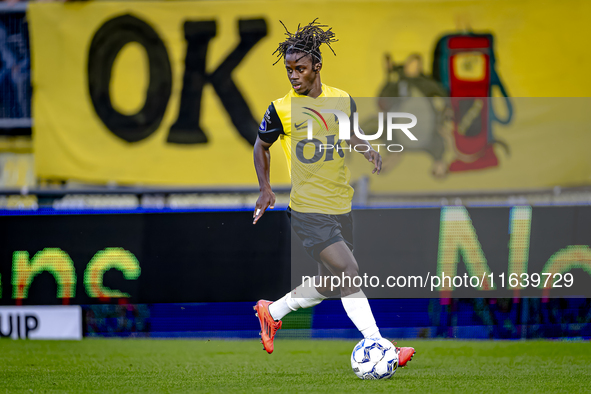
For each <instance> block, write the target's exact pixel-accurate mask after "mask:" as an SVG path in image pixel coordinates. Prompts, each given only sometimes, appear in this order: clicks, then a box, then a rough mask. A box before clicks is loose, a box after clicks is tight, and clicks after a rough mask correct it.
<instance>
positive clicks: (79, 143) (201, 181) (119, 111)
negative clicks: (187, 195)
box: [28, 0, 591, 191]
mask: <svg viewBox="0 0 591 394" xmlns="http://www.w3.org/2000/svg"><path fill="white" fill-rule="evenodd" d="M590 11H591V4H590V3H588V2H586V1H582V0H581V1H574V0H573V1H566V2H561V3H554V2H550V1H537V2H536V1H519V2H514V1H494V2H493V1H490V2H461V3H458V2H446V1H433V2H430V1H426V2H420V3H415V2H407V1H392V2H382V1H376V2H363V3H362V4H361V2H359V3H357V2H345V3H341V2H336V1H324V2H312V1H309V2H306V1H305V2H304V3H299V5H298V7H293V6H292V5H288V4H287V3H283V2H277V1H256V2H232V1H215V2H214V1H211V2H210V1H198V2H197V1H196V2H190V1H187V2H185V1H183V2H89V3H75V2H74V3H67V4H57V3H31V4H30V7H29V11H28V18H29V20H30V30H31V45H32V59H33V86H34V98H33V111H34V149H35V155H36V157H35V159H36V169H37V175H38V176H40V177H44V178H67V179H79V180H83V181H91V182H109V181H115V182H119V183H124V184H169V185H170V184H177V185H196V186H255V185H256V184H257V182H256V175H255V172H254V168H253V165H252V143H253V141H254V139H255V138H256V131H257V127H258V123H259V122H260V119H261V118H262V116H263V114H264V111H265V109H266V108H267V106H268V105H269V103H270V102H271V101H272V100H274V99H276V98H279V97H281V96H283V95H285V94H286V93H287V91H288V89H289V88H290V85H289V82H288V80H287V78H286V74H285V71H284V68H283V65H282V64H281V62H280V63H279V64H277V65H275V66H273V65H272V64H273V63H274V61H275V60H276V58H275V56H274V55H273V51H274V50H275V48H276V47H277V44H278V43H279V42H281V41H282V40H283V39H284V37H285V36H284V30H283V27H282V26H281V24H280V23H279V20H281V21H283V22H284V23H285V25H286V26H287V27H288V28H289V29H291V30H294V29H295V28H296V27H297V25H298V24H306V23H308V22H310V21H312V20H313V19H314V18H317V17H318V18H319V21H320V22H322V23H325V24H328V25H329V26H331V27H332V28H333V31H334V32H335V33H336V36H337V38H338V39H339V42H337V43H335V44H334V45H333V48H334V50H335V52H336V53H337V56H336V57H335V56H333V55H332V53H331V52H330V50H328V48H324V49H323V56H324V67H323V71H322V81H323V82H324V83H326V84H328V85H330V86H335V87H338V88H340V89H343V90H345V91H347V92H349V93H350V94H351V95H352V96H354V97H374V96H379V95H387V94H395V95H398V96H401V95H404V94H407V95H410V96H412V95H413V94H414V93H413V92H415V91H419V95H425V96H431V95H433V92H435V91H436V90H437V89H435V90H433V89H431V90H430V91H425V90H423V91H421V89H419V90H417V89H414V90H413V89H412V86H411V88H409V89H408V90H407V91H406V90H404V87H403V86H402V85H400V84H398V85H397V86H396V89H395V90H392V89H390V90H389V87H392V85H391V84H392V83H394V84H396V83H397V81H401V80H404V79H405V78H406V79H408V80H410V79H412V78H414V80H416V79H417V78H419V77H421V78H422V77H424V78H426V79H428V80H433V81H435V82H433V83H437V84H443V85H445V84H446V83H448V82H449V81H451V82H449V84H450V86H451V88H450V87H449V86H448V88H450V89H452V90H453V88H454V87H453V86H455V85H453V83H455V82H454V81H456V80H457V78H460V79H461V78H464V79H465V80H468V81H474V80H476V79H478V78H485V77H488V76H489V74H486V73H485V72H481V71H479V70H480V69H474V70H476V71H474V70H473V69H470V70H472V71H470V70H468V69H467V68H466V67H468V66H470V67H472V66H475V67H485V66H486V64H489V63H490V61H491V60H490V58H489V57H486V56H480V55H474V54H473V53H472V52H470V51H468V52H466V53H462V54H461V56H457V57H456V58H455V60H453V61H452V69H453V67H458V70H459V72H458V73H457V74H456V75H452V76H451V79H449V78H448V79H449V81H447V82H446V79H445V78H446V77H445V76H442V75H443V74H441V73H442V71H441V70H438V71H436V70H434V69H433V67H434V66H432V64H439V65H441V64H442V63H441V61H442V59H443V60H445V59H446V58H445V57H444V56H445V54H444V53H443V52H442V51H437V50H436V45H437V43H438V40H439V39H440V38H441V37H442V36H444V35H449V34H452V35H453V34H456V35H462V34H464V33H465V30H466V29H473V30H474V31H477V32H486V33H490V34H491V37H494V42H493V41H490V43H489V44H490V45H489V48H488V50H490V51H492V52H491V53H494V55H495V57H496V64H495V65H494V69H495V70H496V73H497V74H498V75H499V76H500V78H501V79H502V83H503V85H502V86H503V88H504V91H505V93H507V95H509V96H512V97H583V96H587V95H589V92H590V91H591V79H589V78H588V77H587V75H588V70H589V69H590V68H591V52H589V51H587V50H586V44H587V43H588V41H589V39H590V38H591V34H590V33H589V32H588V29H587V28H586V25H587V22H586V19H585V18H586V16H587V15H589V14H590ZM460 38H461V37H460ZM453 39H455V38H454V37H451V39H450V40H453ZM456 41H457V40H456ZM445 45H448V43H447V42H446V43H445ZM454 45H455V46H456V47H454ZM457 45H460V46H462V45H463V46H464V47H466V43H462V42H459V43H458V42H455V43H452V42H451V41H450V44H449V45H448V47H446V48H452V47H453V48H457ZM467 45H468V46H470V45H472V44H470V43H468V44H467ZM453 48H452V49H453ZM444 49H445V48H444ZM454 50H455V49H454ZM450 54H451V55H450V56H453V51H452V52H450ZM385 55H389V57H386V56H385ZM385 59H388V60H385ZM450 59H451V57H450ZM435 60H438V61H439V63H437V62H434V61H435ZM486 62H489V63H486ZM385 64H386V66H385ZM442 70H444V71H445V67H444V68H442ZM462 70H463V71H462ZM482 70H484V68H483V69H482ZM487 70H488V69H487ZM431 74H433V77H431ZM435 74H437V75H435ZM396 78H398V79H396ZM454 78H456V79H454ZM431 82H432V81H431ZM431 82H428V83H426V84H422V85H420V86H423V87H425V86H430V85H429V83H431ZM494 82H495V81H492V82H490V84H491V86H493V84H494ZM484 88H486V86H484ZM405 92H406V93H405ZM491 92H492V91H491ZM492 93H493V94H494V92H492ZM514 111H515V118H514V122H515V123H513V125H516V124H520V123H519V116H520V113H519V108H514ZM539 113H540V114H542V115H544V114H546V115H547V111H546V112H545V111H543V110H542V109H540V110H539ZM528 114H529V115H528V117H527V118H525V119H526V120H527V125H528V127H529V130H533V129H535V127H536V122H544V119H545V118H544V117H543V116H542V117H541V118H540V119H537V118H536V110H535V109H529V110H528ZM530 115H531V116H530ZM522 119H524V118H522ZM532 122H533V123H532ZM504 130H506V132H505V131H504ZM581 130H583V129H579V130H578V131H577V130H575V131H573V130H570V131H569V133H570V134H567V135H566V138H568V139H570V140H571V141H573V140H574V143H575V144H576V145H577V146H581V145H583V144H587V146H588V142H589V141H588V139H585V138H586V137H584V136H583V134H582V131H581ZM561 131H564V130H561ZM495 132H496V131H495ZM498 132H499V133H501V134H503V138H504V141H505V142H506V144H507V145H509V146H511V147H512V148H514V150H515V151H517V152H519V156H515V155H512V156H510V157H509V156H504V154H503V151H502V150H501V151H498V152H497V154H496V156H498V162H499V163H498V164H497V165H496V166H492V167H487V168H486V170H484V169H483V168H479V169H474V168H468V169H469V170H470V171H472V170H473V172H471V173H473V174H478V176H479V178H478V179H479V182H476V183H474V182H473V181H474V179H472V178H471V177H470V176H468V177H466V176H465V172H462V168H463V167H462V166H461V165H460V166H459V167H457V166H456V167H457V168H460V170H459V171H456V170H454V169H453V168H455V167H453V166H452V164H453V163H454V160H457V159H458V158H459V159H462V158H464V159H465V157H464V156H458V157H449V158H448V159H446V156H445V155H444V154H442V156H441V160H443V161H444V163H443V167H440V168H439V169H438V170H439V172H436V173H435V175H433V172H432V171H431V167H432V164H433V163H432V162H433V158H431V157H429V155H424V154H422V153H417V154H413V153H412V152H409V153H408V155H407V157H405V159H404V161H403V162H402V163H401V165H400V166H397V167H396V168H394V169H393V170H392V171H391V172H390V173H389V174H390V175H388V176H391V177H393V179H396V180H397V182H396V190H399V191H435V190H442V189H444V190H445V189H447V190H449V189H455V190H469V189H479V188H480V189H481V188H482V185H483V184H484V185H486V187H487V188H491V189H506V188H515V187H519V186H523V177H524V175H523V174H521V173H520V172H519V171H517V170H516V169H518V168H521V165H523V163H526V165H527V166H537V165H544V163H545V162H543V161H544V160H545V158H544V155H541V154H540V149H545V148H548V149H552V147H553V146H554V143H553V140H552V139H551V138H547V137H546V135H545V136H544V139H542V140H539V139H538V140H536V144H535V149H533V148H532V149H529V148H528V146H527V143H528V142H527V141H528V140H530V139H531V138H532V135H530V134H528V133H521V134H520V133H519V132H517V133H509V129H508V128H507V129H503V128H502V127H501V126H499V127H498ZM487 133H488V131H487ZM449 144H451V145H449V146H447V147H446V149H447V150H448V151H449V152H452V151H454V144H455V148H458V146H459V145H461V144H458V141H457V139H456V141H455V142H454V141H451V142H450V143H449ZM491 149H494V150H495V151H497V150H498V149H501V148H500V147H498V146H494V147H492V148H491ZM579 153H580V152H579V151H578V150H576V151H575V154H573V151H571V150H569V149H563V150H558V151H557V150H556V148H554V151H553V153H552V154H553V155H558V157H559V158H562V159H564V160H578V161H579V162H578V164H577V165H576V168H575V169H572V168H571V170H569V171H565V172H564V173H560V170H557V171H558V174H557V175H556V174H555V175H556V176H553V177H552V179H549V178H548V177H547V171H537V172H535V174H536V175H535V177H534V178H529V179H528V182H527V185H526V186H527V187H546V186H548V185H549V184H552V185H575V184H585V183H589V181H590V180H591V178H589V176H591V170H590V169H589V166H588V163H587V162H585V160H587V159H585V158H583V157H581V156H579V155H578V154H579ZM272 156H273V164H272V171H271V174H272V183H273V184H274V185H278V184H281V185H287V184H289V176H288V173H287V165H286V161H285V159H284V158H283V153H282V152H281V149H280V148H279V147H278V146H277V147H275V146H274V147H273V148H272ZM448 156H449V155H448ZM468 159H470V158H468ZM468 159H466V160H468ZM470 160H471V159H470ZM512 160H517V162H513V163H514V164H515V165H513V164H511V161H512ZM518 163H521V164H519V165H517V164H518ZM450 168H451V169H450ZM541 168H543V167H541ZM583 168H586V169H583ZM446 169H447V170H446ZM435 170H437V169H435ZM490 174H494V175H493V176H492V178H490V179H488V178H487V177H488V176H489V175H490Z"/></svg>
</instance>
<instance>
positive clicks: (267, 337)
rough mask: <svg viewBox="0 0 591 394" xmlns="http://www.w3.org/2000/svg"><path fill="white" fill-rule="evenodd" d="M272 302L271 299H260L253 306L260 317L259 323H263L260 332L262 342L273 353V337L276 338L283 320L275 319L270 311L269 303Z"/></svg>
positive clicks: (268, 351)
mask: <svg viewBox="0 0 591 394" xmlns="http://www.w3.org/2000/svg"><path fill="white" fill-rule="evenodd" d="M271 304H272V302H271V301H267V300H259V302H257V304H256V305H255V306H254V307H253V309H254V310H255V311H256V313H255V315H256V316H257V317H258V318H259V323H261V332H260V333H259V335H260V336H261V343H262V344H263V348H264V349H265V350H266V351H267V353H269V354H271V353H273V339H275V333H276V332H277V330H279V329H280V328H281V324H282V323H281V320H279V321H275V320H273V317H272V316H271V313H269V305H271Z"/></svg>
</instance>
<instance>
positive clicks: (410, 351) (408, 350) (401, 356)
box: [392, 342, 416, 367]
mask: <svg viewBox="0 0 591 394" xmlns="http://www.w3.org/2000/svg"><path fill="white" fill-rule="evenodd" d="M392 343H393V344H394V346H395V347H396V351H397V352H398V366H399V367H406V363H408V362H409V361H410V360H412V357H413V356H414V355H415V353H416V351H415V349H414V348H412V347H398V346H396V342H392Z"/></svg>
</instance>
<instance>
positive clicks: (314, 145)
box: [259, 84, 355, 215]
mask: <svg viewBox="0 0 591 394" xmlns="http://www.w3.org/2000/svg"><path fill="white" fill-rule="evenodd" d="M323 110H339V111H341V112H343V113H345V114H346V115H347V116H348V117H350V118H351V115H352V113H353V112H354V111H355V102H354V101H353V99H352V98H351V96H349V94H347V93H346V92H344V91H342V90H340V89H336V88H333V87H330V86H327V85H324V84H323V85H322V93H321V94H320V96H318V97H317V98H311V97H308V96H302V95H299V94H297V93H296V92H295V91H294V90H293V89H291V90H290V91H289V93H288V94H287V95H285V97H283V98H280V99H278V100H275V101H273V102H272V104H271V105H270V106H269V108H268V109H267V112H266V113H265V116H264V118H263V121H262V122H261V125H260V127H259V138H260V139H261V140H263V141H265V142H267V143H273V142H275V141H276V140H277V139H280V141H281V146H282V148H283V151H284V153H285V157H286V158H287V165H288V168H289V172H290V177H291V194H290V202H289V206H290V207H291V209H293V210H294V211H298V212H306V213H323V214H328V215H340V214H345V213H348V212H350V211H351V200H352V198H353V188H352V187H351V186H350V185H349V179H350V177H351V174H350V171H349V169H348V168H347V166H346V165H345V154H349V150H350V148H349V146H348V144H347V142H346V141H342V140H339V123H338V118H337V116H336V115H334V114H332V113H326V112H323ZM308 121H310V122H311V124H312V128H313V130H312V133H313V134H312V136H313V138H312V139H308V138H307V137H308V134H307V133H308ZM350 124H351V125H352V124H353V123H352V122H350Z"/></svg>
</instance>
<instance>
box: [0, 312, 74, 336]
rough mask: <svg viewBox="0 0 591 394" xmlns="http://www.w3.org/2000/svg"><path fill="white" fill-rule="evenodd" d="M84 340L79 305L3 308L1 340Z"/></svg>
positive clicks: (0, 320) (0, 315)
mask: <svg viewBox="0 0 591 394" xmlns="http://www.w3.org/2000/svg"><path fill="white" fill-rule="evenodd" d="M4 337H10V338H12V339H20V338H23V339H74V340H80V339H82V308H81V307H80V306H78V305H49V306H0V338H4Z"/></svg>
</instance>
